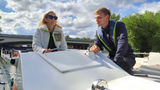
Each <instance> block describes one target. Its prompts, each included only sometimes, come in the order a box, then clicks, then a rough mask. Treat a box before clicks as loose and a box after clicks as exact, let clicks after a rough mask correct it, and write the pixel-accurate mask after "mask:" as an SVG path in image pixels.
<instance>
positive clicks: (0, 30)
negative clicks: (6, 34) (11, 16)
mask: <svg viewBox="0 0 160 90" xmlns="http://www.w3.org/2000/svg"><path fill="white" fill-rule="evenodd" d="M1 18H2V17H1V16H0V19H1ZM0 32H2V29H1V27H0Z"/></svg>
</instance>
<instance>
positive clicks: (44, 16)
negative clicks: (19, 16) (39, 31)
mask: <svg viewBox="0 0 160 90" xmlns="http://www.w3.org/2000/svg"><path fill="white" fill-rule="evenodd" d="M49 13H54V14H55V15H56V13H55V12H54V11H48V12H47V13H45V14H44V15H43V17H42V19H41V21H40V23H39V26H42V25H45V24H46V22H45V18H46V16H47V15H48V14H49ZM56 26H57V27H58V28H62V27H61V26H60V25H59V24H58V21H57V20H56Z"/></svg>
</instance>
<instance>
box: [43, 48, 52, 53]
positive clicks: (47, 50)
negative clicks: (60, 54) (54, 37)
mask: <svg viewBox="0 0 160 90" xmlns="http://www.w3.org/2000/svg"><path fill="white" fill-rule="evenodd" d="M51 51H52V50H51V49H46V50H44V51H43V53H48V52H51Z"/></svg>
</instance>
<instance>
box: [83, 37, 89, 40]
mask: <svg viewBox="0 0 160 90" xmlns="http://www.w3.org/2000/svg"><path fill="white" fill-rule="evenodd" d="M81 39H82V40H91V38H89V37H82V38H81Z"/></svg>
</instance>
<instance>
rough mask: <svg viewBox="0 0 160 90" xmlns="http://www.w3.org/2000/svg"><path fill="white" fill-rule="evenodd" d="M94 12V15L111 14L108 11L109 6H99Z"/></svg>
mask: <svg viewBox="0 0 160 90" xmlns="http://www.w3.org/2000/svg"><path fill="white" fill-rule="evenodd" d="M94 14H95V15H96V14H104V15H109V16H110V15H111V11H110V9H109V8H99V9H98V10H96V11H95V12H94Z"/></svg>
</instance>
